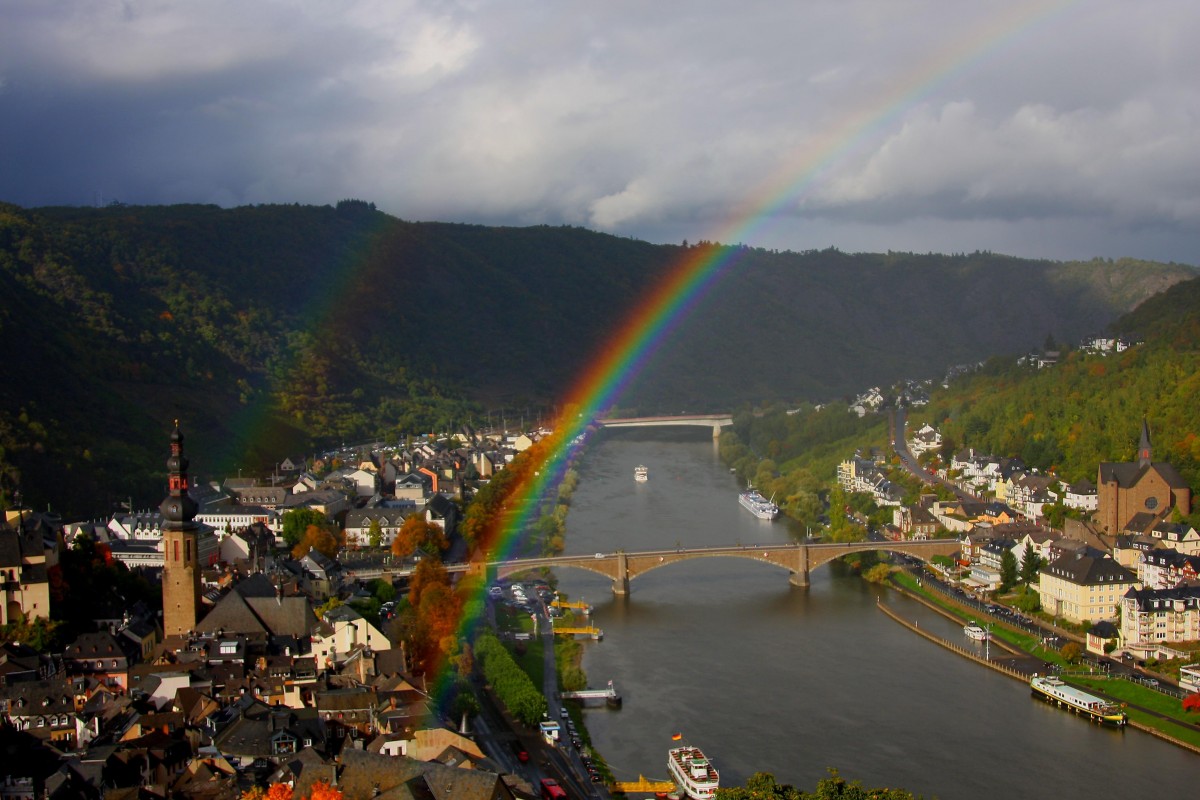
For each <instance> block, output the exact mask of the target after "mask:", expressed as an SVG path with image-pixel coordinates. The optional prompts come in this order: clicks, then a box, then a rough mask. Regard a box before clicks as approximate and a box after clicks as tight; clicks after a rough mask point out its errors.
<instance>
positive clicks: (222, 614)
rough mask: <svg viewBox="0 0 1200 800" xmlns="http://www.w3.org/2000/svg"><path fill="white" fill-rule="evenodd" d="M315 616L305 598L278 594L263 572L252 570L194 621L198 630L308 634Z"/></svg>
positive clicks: (278, 634) (277, 634) (273, 634)
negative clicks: (250, 573)
mask: <svg viewBox="0 0 1200 800" xmlns="http://www.w3.org/2000/svg"><path fill="white" fill-rule="evenodd" d="M316 625H317V617H316V615H315V614H314V613H313V610H312V605H311V604H310V603H309V601H308V598H307V597H303V596H292V597H280V596H279V594H278V590H277V589H276V587H275V586H273V585H272V584H271V582H270V580H268V579H267V578H266V577H265V576H264V575H262V574H261V573H255V574H254V575H251V576H250V577H248V578H245V579H244V580H242V581H240V582H238V583H237V584H235V585H234V586H233V589H231V590H230V591H229V592H228V593H227V594H226V595H225V596H224V597H222V598H221V599H220V600H218V601H217V604H216V605H215V606H213V608H212V610H211V611H209V612H208V614H206V615H205V616H204V619H202V620H201V621H200V622H199V623H197V628H198V630H201V631H204V632H209V633H211V632H215V631H219V630H224V631H225V633H227V634H232V633H244V634H247V635H253V634H265V635H267V636H294V637H298V638H299V637H307V636H309V635H311V633H312V631H313V629H314V628H315V627H316Z"/></svg>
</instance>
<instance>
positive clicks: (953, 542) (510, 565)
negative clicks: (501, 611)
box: [465, 539, 961, 595]
mask: <svg viewBox="0 0 1200 800" xmlns="http://www.w3.org/2000/svg"><path fill="white" fill-rule="evenodd" d="M960 548H961V543H960V542H959V541H958V540H957V539H930V540H926V541H904V542H893V541H883V542H844V543H843V542H829V543H819V544H777V545H766V544H764V545H733V546H727V547H688V548H679V549H673V550H646V551H641V552H627V551H625V550H618V551H616V552H614V553H596V554H594V555H588V556H548V557H545V558H522V559H514V560H511V561H492V562H475V563H473V564H471V565H469V566H467V567H466V568H465V569H466V570H467V571H472V572H484V571H486V572H487V573H488V574H489V575H495V576H496V577H501V578H502V577H505V576H507V575H511V574H513V573H515V572H521V571H524V570H528V569H536V568H539V567H551V568H558V567H574V568H576V569H585V570H588V571H589V572H596V573H599V574H601V575H604V576H605V577H607V578H609V579H611V580H612V590H613V593H614V594H617V595H627V594H629V582H630V581H631V580H632V579H634V578H636V577H638V576H639V575H644V574H645V573H647V572H650V571H651V570H655V569H658V568H660V567H666V566H669V565H671V564H677V563H679V562H681V561H689V560H691V559H693V558H747V559H750V560H752V561H761V562H763V563H765V564H770V565H772V566H776V567H782V568H783V569H785V570H787V571H788V574H789V577H788V582H789V583H791V584H793V585H794V586H808V573H809V572H811V571H812V570H814V569H816V568H817V567H819V566H821V565H822V564H826V563H828V562H830V561H832V560H833V559H835V558H838V557H839V556H844V555H849V554H850V553H861V552H864V551H867V550H886V551H888V552H892V553H905V554H907V555H911V556H916V557H917V558H920V559H923V560H928V559H929V558H930V557H931V556H935V555H945V556H948V555H953V554H955V553H957V552H958V551H959V549H960Z"/></svg>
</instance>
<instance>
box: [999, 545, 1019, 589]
mask: <svg viewBox="0 0 1200 800" xmlns="http://www.w3.org/2000/svg"><path fill="white" fill-rule="evenodd" d="M1016 585H1017V557H1016V556H1014V555H1013V553H1012V550H1011V549H1006V550H1005V551H1004V553H1003V554H1002V555H1001V556H1000V591H1002V592H1006V591H1008V590H1009V589H1011V588H1012V587H1014V586H1016Z"/></svg>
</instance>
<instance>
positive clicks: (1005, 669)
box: [875, 586, 1200, 754]
mask: <svg viewBox="0 0 1200 800" xmlns="http://www.w3.org/2000/svg"><path fill="white" fill-rule="evenodd" d="M893 588H895V589H896V591H899V592H901V593H902V594H904V595H905V596H906V597H909V598H912V599H913V600H916V601H918V602H920V603H922V604H923V605H926V606H928V607H929V608H932V609H934V610H935V611H938V612H939V613H942V614H945V613H946V612H945V609H940V608H938V607H937V606H935V605H934V604H932V603H930V602H929V601H927V600H925V598H923V597H920V596H919V595H915V594H913V593H912V592H909V591H906V590H905V589H903V588H901V587H896V586H893ZM875 606H876V608H878V609H879V610H880V611H882V612H883V613H884V614H886V615H887V616H889V617H891V618H892V619H893V620H895V621H896V622H898V623H900V624H901V625H903V626H904V627H906V628H908V629H909V630H910V631H912V632H913V633H915V634H917V635H918V636H920V637H922V638H924V639H928V640H929V641H931V642H933V643H934V644H937V645H940V646H942V647H944V648H946V649H947V650H949V651H951V652H953V653H957V654H958V655H960V656H962V657H963V658H966V659H969V660H971V661H974V662H975V663H976V664H979V665H981V666H984V667H987V668H988V669H991V670H993V671H995V672H999V673H1000V674H1002V675H1006V676H1007V677H1009V678H1013V679H1015V680H1018V681H1021V683H1024V684H1026V685H1028V683H1029V677H1030V676H1029V675H1027V674H1025V673H1023V672H1021V671H1019V670H1015V669H1013V668H1011V667H1009V666H1007V665H1005V664H998V663H996V662H994V661H988V660H987V659H985V658H981V657H980V656H979V655H978V654H977V653H974V652H972V651H970V650H968V649H967V648H965V647H963V646H962V645H958V644H955V643H954V642H950V641H947V640H946V639H943V638H942V637H940V636H937V635H935V634H932V633H930V632H929V631H926V630H922V629H921V628H920V626H918V625H917V624H916V622H915V621H914V622H909V621H908V620H906V619H904V618H903V617H901V616H900V615H899V614H897V613H896V612H895V611H893V610H892V609H890V608H888V607H887V606H886V605H884V604H883V602H882V601H880V600H878V599H877V600H876V603H875ZM993 641H994V640H993ZM1005 649H1007V650H1009V651H1010V652H1017V651H1014V650H1012V648H1009V647H1006V648H1005ZM1109 699H1112V698H1109ZM1143 710H1145V709H1143ZM1150 713H1152V712H1150ZM1128 725H1129V726H1130V727H1132V728H1136V729H1138V730H1139V731H1144V732H1146V733H1148V734H1150V735H1151V736H1155V737H1157V738H1159V739H1162V740H1163V741H1164V742H1170V743H1171V744H1173V745H1176V746H1177V747H1182V748H1183V749H1185V750H1190V751H1191V752H1193V753H1197V754H1200V747H1197V746H1195V745H1193V744H1191V743H1189V742H1185V741H1182V740H1181V739H1176V738H1175V737H1173V736H1169V735H1167V734H1166V733H1163V732H1162V731H1160V730H1158V729H1157V728H1152V727H1150V726H1149V725H1146V724H1143V723H1141V722H1138V721H1137V720H1132V719H1131V720H1129V722H1128Z"/></svg>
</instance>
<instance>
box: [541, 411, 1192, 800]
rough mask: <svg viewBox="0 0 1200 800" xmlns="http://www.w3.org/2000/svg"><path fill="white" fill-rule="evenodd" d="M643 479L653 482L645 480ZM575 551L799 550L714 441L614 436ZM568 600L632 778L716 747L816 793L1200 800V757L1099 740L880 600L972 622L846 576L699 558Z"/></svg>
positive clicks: (1116, 733)
mask: <svg viewBox="0 0 1200 800" xmlns="http://www.w3.org/2000/svg"><path fill="white" fill-rule="evenodd" d="M639 464H644V465H646V466H647V467H648V468H649V472H650V479H649V481H647V482H646V483H635V481H634V478H633V470H634V467H635V466H637V465H639ZM579 472H580V478H581V480H580V483H579V486H578V488H577V489H576V490H575V493H574V496H573V498H572V501H571V511H570V514H569V516H568V519H567V543H566V551H567V552H568V553H590V552H600V551H612V550H615V549H620V548H624V549H628V550H635V549H636V550H642V549H649V548H656V547H678V546H685V547H696V546H713V545H728V544H746V545H752V544H758V545H770V544H779V543H784V542H790V541H794V540H795V537H797V536H798V535H799V536H802V535H803V533H804V531H803V529H802V528H801V529H799V530H797V529H795V527H794V526H793V525H790V524H789V523H788V522H787V521H786V520H783V519H780V520H778V521H776V522H774V523H771V522H766V521H763V520H758V519H756V518H754V517H753V516H751V515H750V514H749V513H748V512H746V511H745V510H744V509H742V508H741V507H740V506H739V505H738V503H737V493H738V490H739V487H738V485H737V482H736V480H735V478H734V476H733V475H731V474H730V473H729V470H728V468H726V467H725V466H723V465H722V464H721V462H720V460H719V459H718V457H717V452H716V444H715V442H713V441H712V440H711V439H710V438H709V437H708V435H707V432H705V433H703V434H697V433H696V432H691V431H680V430H665V431H654V430H646V429H643V430H640V431H622V432H605V433H603V434H601V435H600V436H599V437H597V438H596V439H595V440H594V441H593V442H592V443H591V444H590V445H589V449H588V451H587V453H586V455H585V456H584V457H583V459H582V461H581V462H580V466H579ZM558 578H559V588H560V590H562V591H564V592H566V593H567V594H568V595H570V597H571V598H573V599H584V600H587V601H588V602H590V603H592V604H593V605H594V607H595V613H594V618H595V622H596V624H597V625H599V626H600V627H601V628H602V629H603V630H604V640H603V641H601V642H595V643H592V642H589V643H588V644H587V645H586V649H587V652H586V654H585V657H584V668H585V669H586V671H587V673H588V676H589V678H590V681H591V684H592V685H593V686H603V685H604V684H605V683H606V682H607V681H608V680H609V679H612V680H614V681H615V683H616V686H617V687H618V689H619V690H620V692H621V694H622V696H623V698H624V706H623V708H622V709H621V710H619V711H613V710H608V709H605V708H588V709H587V710H586V712H585V722H586V725H587V727H588V730H589V731H590V734H591V737H592V742H593V744H594V745H595V747H596V748H597V750H599V752H600V753H601V754H602V755H603V756H604V758H605V759H606V760H607V761H608V763H609V765H610V766H611V767H612V770H613V772H614V774H615V775H616V777H617V779H618V780H635V779H636V778H637V776H638V775H639V774H644V775H646V776H647V777H650V778H660V779H665V778H666V758H667V756H666V753H667V750H668V748H670V747H671V746H672V745H673V742H672V738H671V737H672V735H673V734H675V733H681V734H682V735H683V739H684V741H686V742H687V743H689V744H694V745H697V746H699V747H701V748H702V749H703V750H704V751H705V753H706V754H708V755H709V756H710V757H711V758H712V759H713V761H714V762H715V763H716V764H717V766H718V767H719V768H720V770H721V781H722V784H723V785H727V786H731V785H735V784H741V783H744V782H745V780H746V778H748V777H749V776H750V775H751V774H753V773H754V772H759V771H763V772H770V773H773V774H774V775H775V776H776V778H778V779H779V780H780V781H781V782H785V783H792V784H795V785H797V786H798V787H800V788H804V789H812V788H813V787H814V786H815V785H816V783H817V781H818V780H820V778H822V777H823V776H824V775H825V774H826V770H827V768H829V767H834V768H836V769H838V770H839V771H840V772H841V773H842V775H843V776H844V777H846V778H848V779H857V780H861V781H862V782H863V783H864V784H866V785H868V786H902V787H904V788H907V789H909V790H911V791H913V792H914V793H917V794H921V795H924V796H926V797H931V796H937V797H940V798H943V800H945V799H946V798H960V797H962V798H967V797H971V798H975V797H1021V796H1024V797H1051V796H1064V797H1085V796H1096V797H1117V796H1142V795H1145V794H1148V793H1150V792H1154V793H1166V794H1167V795H1168V796H1170V795H1172V794H1175V793H1176V792H1179V793H1182V792H1184V791H1193V790H1194V786H1195V781H1196V777H1197V775H1200V761H1198V760H1197V757H1196V756H1195V755H1194V754H1192V753H1190V752H1187V751H1185V750H1183V749H1181V748H1177V747H1174V746H1172V745H1170V744H1167V743H1164V742H1161V741H1159V740H1157V739H1154V738H1153V737H1151V736H1148V735H1146V734H1143V733H1141V732H1138V731H1135V730H1123V731H1122V730H1110V729H1105V728H1100V727H1097V726H1095V725H1092V724H1089V723H1088V722H1086V721H1084V720H1082V719H1080V718H1079V717H1077V716H1075V715H1072V714H1068V713H1065V712H1063V711H1061V710H1059V709H1056V708H1054V707H1052V706H1049V705H1047V704H1044V703H1041V702H1037V701H1035V700H1034V699H1033V698H1032V697H1030V694H1029V690H1028V689H1027V688H1026V687H1024V686H1022V685H1021V684H1020V683H1018V682H1016V681H1013V680H1012V679H1010V678H1006V677H1004V676H1001V675H998V674H996V673H994V672H992V671H991V670H987V669H984V668H982V667H979V666H978V665H975V664H972V663H970V662H969V661H967V660H966V659H963V658H960V657H959V656H956V655H954V654H952V653H950V652H948V651H946V650H944V649H943V648H940V647H938V646H937V645H935V644H932V643H930V642H928V641H926V640H924V639H922V638H920V637H918V636H915V635H914V634H913V633H911V632H910V631H908V630H906V629H905V628H903V627H902V626H900V625H897V624H896V623H895V622H894V621H892V620H890V619H888V618H887V616H886V615H884V614H882V613H880V611H879V610H878V609H877V608H876V607H875V606H876V600H877V598H878V597H882V599H883V601H884V602H886V603H888V604H889V605H890V606H891V607H892V608H894V609H896V610H897V611H898V613H900V614H901V616H903V617H905V618H906V619H913V620H916V621H917V622H918V624H919V625H920V626H921V627H922V628H927V629H929V630H931V631H933V632H935V633H938V634H939V635H941V636H943V637H944V638H947V639H950V640H951V641H959V640H963V643H964V644H966V642H965V640H964V639H963V636H962V630H961V626H959V625H957V624H956V623H954V622H952V621H950V620H947V619H945V618H944V617H942V616H941V615H938V614H936V613H934V612H932V611H930V610H928V609H926V608H925V607H924V606H921V605H920V604H918V603H915V602H913V601H911V600H908V599H907V598H905V597H903V596H900V595H898V594H897V593H895V592H890V591H889V590H887V589H883V588H881V587H877V586H872V585H869V584H867V583H865V582H864V581H862V580H861V579H860V578H859V577H858V576H856V575H854V574H851V573H849V571H848V570H846V569H844V568H842V567H841V566H840V565H837V564H834V565H829V566H824V567H820V568H819V569H817V570H814V571H813V573H812V575H811V576H810V578H811V586H810V587H809V588H808V589H801V588H797V587H793V586H791V585H789V584H788V580H787V578H788V576H787V573H786V572H784V571H783V570H780V569H776V568H772V567H769V566H766V565H764V564H756V563H753V562H749V561H746V560H743V559H733V558H730V559H719V558H713V559H696V560H692V561H687V562H684V563H680V564H676V565H672V566H669V567H665V568H662V569H657V570H654V571H652V572H650V573H648V574H647V575H645V576H642V577H640V578H637V579H635V580H634V581H633V582H632V583H631V585H630V589H631V591H630V595H629V596H628V597H626V598H617V597H614V596H613V595H612V592H611V588H610V582H609V581H608V580H606V579H604V578H602V577H601V576H598V575H593V574H591V573H586V572H583V571H581V570H564V571H561V572H560V573H559V575H558Z"/></svg>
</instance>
